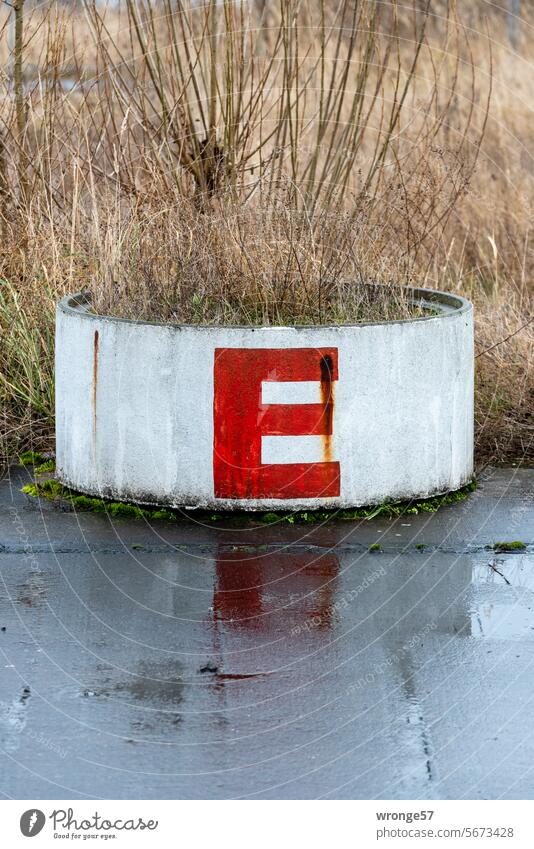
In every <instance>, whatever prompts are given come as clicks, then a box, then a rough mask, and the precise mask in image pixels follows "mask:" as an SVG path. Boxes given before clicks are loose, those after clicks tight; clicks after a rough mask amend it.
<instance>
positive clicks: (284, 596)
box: [213, 551, 339, 631]
mask: <svg viewBox="0 0 534 849" xmlns="http://www.w3.org/2000/svg"><path fill="white" fill-rule="evenodd" d="M215 568H216V576H215V589H214V595H213V617H214V620H215V622H217V621H218V622H221V623H224V624H225V625H230V626H231V627H232V628H236V629H239V628H244V629H257V630H262V631H276V630H277V629H278V627H279V626H280V624H281V623H282V622H283V624H284V629H285V630H287V629H288V627H289V628H290V627H291V622H290V620H292V621H293V620H299V621H300V624H304V622H305V621H306V620H308V619H310V618H314V619H315V620H317V627H319V628H323V629H328V628H330V627H331V625H332V610H333V598H334V592H335V585H336V581H335V579H336V576H337V574H338V571H339V560H338V558H337V556H336V555H335V554H332V553H330V552H328V553H327V554H317V552H302V553H298V554H291V553H286V552H283V553H279V552H274V553H269V554H261V555H255V556H249V557H247V556H246V554H244V553H243V552H239V551H238V552H225V553H221V554H220V555H219V556H218V558H217V562H216V567H215Z"/></svg>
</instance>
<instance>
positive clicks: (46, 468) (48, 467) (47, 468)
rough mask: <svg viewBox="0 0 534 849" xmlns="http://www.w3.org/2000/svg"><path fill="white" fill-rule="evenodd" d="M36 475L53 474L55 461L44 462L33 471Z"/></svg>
mask: <svg viewBox="0 0 534 849" xmlns="http://www.w3.org/2000/svg"><path fill="white" fill-rule="evenodd" d="M33 471H34V472H35V474H36V475H44V474H45V473H46V472H55V471H56V461H55V460H45V462H44V463H41V465H40V466H36V467H35V469H34V470H33Z"/></svg>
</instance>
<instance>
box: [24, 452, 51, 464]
mask: <svg viewBox="0 0 534 849" xmlns="http://www.w3.org/2000/svg"><path fill="white" fill-rule="evenodd" d="M45 460H46V457H45V456H44V454H39V452H38V451H23V452H22V454H21V455H20V457H19V464H20V465H21V466H37V465H38V464H39V463H44V462H45Z"/></svg>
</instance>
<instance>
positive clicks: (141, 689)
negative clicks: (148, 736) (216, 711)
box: [83, 660, 184, 730]
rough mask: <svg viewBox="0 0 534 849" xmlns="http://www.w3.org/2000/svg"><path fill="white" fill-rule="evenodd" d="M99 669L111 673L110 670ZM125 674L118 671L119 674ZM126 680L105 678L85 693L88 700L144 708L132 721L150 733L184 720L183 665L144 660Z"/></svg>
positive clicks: (128, 673)
mask: <svg viewBox="0 0 534 849" xmlns="http://www.w3.org/2000/svg"><path fill="white" fill-rule="evenodd" d="M100 669H101V670H102V671H103V672H105V671H111V670H109V668H108V667H106V668H102V667H100ZM119 672H120V674H121V675H124V671H122V670H116V673H117V675H118V674H119ZM126 674H127V677H126V678H123V679H122V680H117V678H116V677H115V676H113V675H108V676H105V675H104V676H103V677H102V679H101V680H100V681H99V684H98V686H95V687H93V688H91V689H87V690H85V691H84V693H83V695H84V697H85V698H90V697H96V698H97V699H108V698H110V699H111V698H112V699H114V700H120V701H125V702H127V703H128V704H129V705H130V707H132V708H134V709H135V708H140V709H142V713H134V714H133V715H132V718H131V720H130V724H131V726H132V727H133V728H136V729H144V730H150V729H154V728H155V727H157V726H159V725H161V724H162V723H163V724H165V725H167V726H168V725H170V726H176V725H179V724H180V722H181V720H182V717H181V715H180V713H179V711H178V707H179V706H180V705H181V703H182V701H183V697H184V681H183V668H182V664H181V663H180V662H179V661H177V660H171V661H165V662H163V663H151V662H150V661H142V662H141V663H139V665H138V667H137V669H136V670H135V671H133V672H127V673H126Z"/></svg>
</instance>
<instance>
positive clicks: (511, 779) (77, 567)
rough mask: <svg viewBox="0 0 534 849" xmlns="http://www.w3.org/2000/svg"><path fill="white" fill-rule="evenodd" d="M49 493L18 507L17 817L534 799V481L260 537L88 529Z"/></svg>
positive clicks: (145, 528) (212, 528)
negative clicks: (188, 801) (196, 804)
mask: <svg viewBox="0 0 534 849" xmlns="http://www.w3.org/2000/svg"><path fill="white" fill-rule="evenodd" d="M27 474H28V473H27V472H24V471H23V470H14V471H13V472H12V475H11V479H10V480H4V481H2V482H1V483H0V628H1V631H0V748H1V750H2V755H1V759H2V768H1V769H0V794H1V795H2V796H3V797H4V798H32V799H53V798H63V799H65V798H70V799H77V798H112V799H113V798H142V799H150V798H156V799H158V798H163V799H165V798H211V799H213V798H236V797H239V798H242V797H246V798H291V799H296V798H303V799H309V798H318V797H321V798H350V799H374V798H387V799H402V798H410V799H436V798H462V797H465V798H472V799H476V798H490V799H493V798H516V799H520V798H532V797H533V796H534V723H533V721H532V720H533V717H534V470H527V469H509V470H503V469H486V471H485V473H484V474H483V475H482V480H481V483H480V486H479V489H478V490H477V491H476V492H475V493H474V494H473V495H472V496H471V497H470V498H469V499H468V500H467V501H465V502H463V503H462V504H459V505H455V506H452V507H446V508H443V509H442V510H441V511H440V512H439V513H437V514H420V515H417V516H411V515H410V516H405V517H403V518H400V519H397V520H391V521H389V520H385V519H374V520H371V521H362V522H350V523H349V522H329V523H328V524H326V525H321V526H319V525H288V524H287V523H283V524H280V523H278V524H275V525H269V526H265V525H262V526H259V527H254V526H253V524H254V523H248V524H246V525H243V526H241V527H225V526H224V523H222V524H217V525H209V526H202V525H201V524H200V523H192V522H191V523H187V524H185V523H184V524H175V525H172V524H165V523H158V524H157V525H154V526H150V525H148V524H146V523H145V522H131V521H126V520H117V519H114V520H112V519H111V518H109V517H107V516H105V515H95V514H87V513H85V514H74V513H65V512H62V511H60V510H56V509H52V508H50V506H49V505H38V504H36V503H31V502H30V501H29V500H28V499H27V498H26V496H24V495H22V494H21V493H20V486H21V480H22V478H24V476H27ZM512 540H520V541H522V542H524V543H526V544H527V547H526V548H525V549H524V550H520V551H516V552H513V553H495V552H494V551H492V550H490V549H489V548H488V546H490V545H493V544H494V543H496V542H501V541H512ZM373 544H380V546H381V549H382V550H381V551H379V552H369V551H368V548H369V546H370V545H373Z"/></svg>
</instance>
